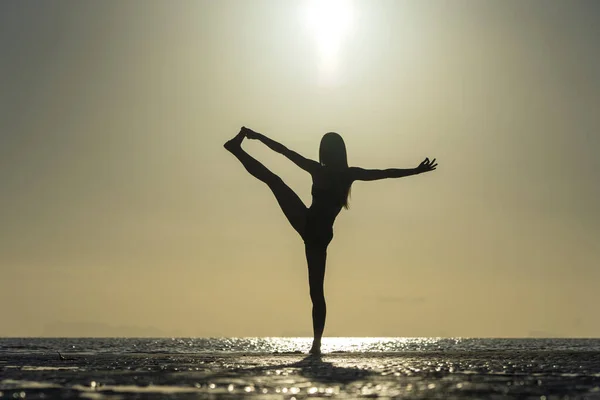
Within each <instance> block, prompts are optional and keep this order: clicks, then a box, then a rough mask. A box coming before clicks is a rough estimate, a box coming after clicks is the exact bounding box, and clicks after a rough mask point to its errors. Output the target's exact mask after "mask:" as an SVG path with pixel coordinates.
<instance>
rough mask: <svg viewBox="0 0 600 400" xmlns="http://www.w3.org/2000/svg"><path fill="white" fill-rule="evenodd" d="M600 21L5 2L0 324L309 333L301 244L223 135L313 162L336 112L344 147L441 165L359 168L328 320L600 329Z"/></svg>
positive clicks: (500, 8) (534, 8) (371, 328)
mask: <svg viewBox="0 0 600 400" xmlns="http://www.w3.org/2000/svg"><path fill="white" fill-rule="evenodd" d="M322 3H323V2H322ZM330 3H331V2H330ZM311 7H313V8H312V11H310V10H311ZM315 7H316V8H315ZM599 21H600V2H598V1H596V0H589V1H575V0H571V1H562V0H556V1H554V0H530V1H521V0H503V1H485V0H470V1H460V0H456V1H452V2H448V1H441V0H440V1H416V0H415V1H392V0H389V1H374V0H368V1H366V0H365V1H353V2H350V1H348V2H344V1H334V2H333V3H332V4H329V5H328V6H327V7H323V6H322V5H321V7H319V6H318V5H315V4H313V2H310V1H308V0H302V1H300V0H297V1H279V0H268V1H267V0H260V1H259V0H255V1H245V0H239V1H229V0H228V1H224V0H219V1H208V0H207V1H183V0H181V1H177V2H171V1H158V0H157V1H150V0H148V1H142V0H140V1H128V2H122V1H45V2H34V1H2V2H0V185H1V186H0V187H1V195H0V315H1V323H0V335H9V336H39V335H75V336H78V335H129V334H132V335H145V334H147V335H183V336H221V335H223V336H279V335H302V336H308V335H311V333H312V332H311V322H310V300H309V296H308V280H307V267H306V264H305V260H304V249H303V245H302V242H301V240H300V238H299V237H298V236H297V234H296V233H295V232H294V230H293V229H292V228H291V227H290V226H288V225H287V221H286V219H285V218H284V216H283V214H282V212H281V211H280V210H279V208H278V206H277V203H276V201H275V199H274V198H273V195H272V194H271V192H270V191H269V190H268V188H267V187H266V186H265V185H264V184H262V183H260V182H259V181H257V180H256V179H254V178H253V177H251V176H250V175H249V174H248V173H247V172H246V171H245V170H244V168H243V167H242V166H241V164H240V163H239V162H238V161H237V160H236V159H235V158H234V157H233V156H231V155H230V154H229V153H228V152H226V151H225V150H224V149H223V147H222V144H223V143H224V142H225V141H226V140H227V139H229V138H230V137H232V136H233V135H235V134H236V133H237V132H238V130H239V127H240V126H242V125H246V126H249V127H251V128H253V129H255V130H257V131H260V132H263V133H265V134H267V135H268V136H270V137H272V138H273V139H275V140H278V141H281V142H282V143H283V144H285V145H287V146H288V147H290V148H292V149H294V150H296V151H298V152H300V153H302V154H304V155H305V156H307V157H311V158H314V159H316V158H317V154H318V144H319V140H320V138H321V136H322V135H323V134H324V133H325V132H327V131H336V132H339V133H341V134H342V136H343V137H344V138H345V140H346V145H347V148H348V154H349V161H350V164H352V165H356V166H362V167H366V168H369V167H370V168H385V167H399V168H412V167H414V166H416V165H417V164H418V163H419V162H420V161H421V160H422V159H423V158H425V157H426V156H428V157H437V159H438V160H439V164H440V166H439V167H438V169H437V170H436V171H435V172H433V173H431V174H426V175H420V176H417V177H408V178H404V179H397V180H387V181H379V182H366V183H365V182H361V183H357V184H355V185H354V187H353V191H352V198H351V208H350V210H349V211H343V212H342V213H341V214H340V216H339V217H338V220H337V222H336V226H335V229H334V232H335V239H334V240H333V242H332V244H331V245H330V248H329V252H328V266H327V274H326V281H325V293H326V297H327V302H328V320H327V325H326V330H325V335H326V336H366V335H368V336H494V337H499V336H531V335H533V336H552V335H559V336H587V337H590V336H600V319H598V318H597V311H598V310H597V308H598V304H600V290H598V284H599V282H600V246H599V243H600V206H599V204H600V179H599V176H600V158H599V157H598V150H599V149H600V112H599V104H600V47H599V44H598V40H599V38H600V23H599ZM246 149H247V150H248V151H249V152H250V153H251V154H253V155H255V156H256V157H257V158H259V159H260V160H262V161H263V162H264V163H265V164H266V165H267V166H268V167H269V168H272V170H273V171H274V172H275V173H277V174H279V175H280V176H281V177H282V178H283V179H284V180H285V181H286V182H288V184H289V185H290V186H291V187H292V188H293V189H294V190H296V191H297V193H298V194H299V195H300V197H301V198H302V199H303V200H304V201H305V203H307V204H309V203H310V183H311V181H310V177H309V175H307V174H306V173H305V172H303V171H301V170H299V169H298V168H296V167H295V166H294V165H293V164H292V163H290V162H289V161H287V160H286V159H284V158H283V157H281V156H279V155H276V154H271V153H269V151H268V150H266V149H265V148H264V146H261V145H260V144H259V143H255V142H253V143H248V144H247V145H246Z"/></svg>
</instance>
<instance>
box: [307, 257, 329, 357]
mask: <svg viewBox="0 0 600 400" xmlns="http://www.w3.org/2000/svg"><path fill="white" fill-rule="evenodd" d="M305 250H306V261H307V262H308V283H309V285H310V299H311V301H312V319H313V335H314V339H313V344H312V347H311V349H310V353H312V354H319V353H321V338H322V337H323V330H324V329H325V316H326V314H327V306H326V304H325V292H324V290H323V282H324V280H325V262H326V260H327V247H322V246H314V245H313V246H311V245H306V248H305Z"/></svg>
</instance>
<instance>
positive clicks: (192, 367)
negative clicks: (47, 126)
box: [0, 338, 600, 400]
mask: <svg viewBox="0 0 600 400" xmlns="http://www.w3.org/2000/svg"><path fill="white" fill-rule="evenodd" d="M309 345H310V339H308V338H244V339H0V392H2V395H1V396H2V398H23V396H24V397H25V398H97V399H104V398H106V399H109V398H110V399H113V398H125V399H127V398H164V397H165V396H168V397H169V398H210V399H212V398H227V399H229V398H231V399H233V398H239V397H242V396H244V397H254V398H265V399H267V398H268V399H275V398H285V399H292V398H295V399H303V398H360V397H365V398H373V397H378V398H410V399H413V398H414V399H423V398H440V399H442V398H444V399H446V398H455V399H463V398H497V399H503V398H526V399H528V398H530V399H540V400H543V399H544V398H545V399H547V400H548V399H566V398H570V399H577V398H581V399H583V398H588V399H600V340H595V339H577V340H573V339H429V338H427V339H424V338H409V339H406V338H352V339H349V338H328V339H326V340H325V341H324V344H323V350H324V351H325V354H323V356H322V357H320V358H316V357H307V355H306V354H302V353H297V352H299V351H301V352H306V351H307V350H308V347H309ZM56 351H60V352H61V353H62V356H63V358H64V359H62V360H61V359H59V356H58V354H57V353H56ZM565 396H566V397H565Z"/></svg>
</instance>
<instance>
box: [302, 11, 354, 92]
mask: <svg viewBox="0 0 600 400" xmlns="http://www.w3.org/2000/svg"><path fill="white" fill-rule="evenodd" d="M353 19H354V12H353V8H352V4H351V1H350V0H309V3H308V4H307V7H306V20H307V23H308V28H309V29H310V30H311V31H312V33H313V34H314V35H315V38H316V41H317V49H318V53H319V60H320V64H319V67H320V68H319V69H320V72H321V74H322V78H324V79H325V80H326V81H328V82H330V81H331V79H333V77H334V75H335V73H336V70H337V69H338V63H339V59H340V50H341V45H342V42H343V39H344V38H345V37H346V36H347V34H348V33H349V32H350V28H351V27H352V22H353Z"/></svg>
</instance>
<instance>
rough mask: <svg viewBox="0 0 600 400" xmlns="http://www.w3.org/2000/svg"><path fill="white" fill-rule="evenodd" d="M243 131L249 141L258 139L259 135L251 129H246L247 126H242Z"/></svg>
mask: <svg viewBox="0 0 600 400" xmlns="http://www.w3.org/2000/svg"><path fill="white" fill-rule="evenodd" d="M241 131H242V132H244V134H245V136H246V137H247V138H248V139H258V134H257V133H256V132H254V131H253V130H252V129H250V128H246V127H245V126H242V129H241Z"/></svg>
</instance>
